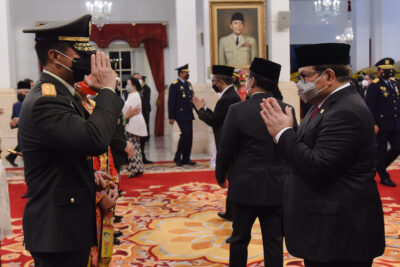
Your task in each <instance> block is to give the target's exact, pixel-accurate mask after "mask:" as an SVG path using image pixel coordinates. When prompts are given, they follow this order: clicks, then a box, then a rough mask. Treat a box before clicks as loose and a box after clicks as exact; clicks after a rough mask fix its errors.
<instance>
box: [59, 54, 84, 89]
mask: <svg viewBox="0 0 400 267" xmlns="http://www.w3.org/2000/svg"><path fill="white" fill-rule="evenodd" d="M56 51H57V52H58V53H59V54H60V55H62V56H63V57H65V58H68V59H69V60H71V61H72V66H71V68H68V67H67V66H65V65H63V64H61V63H58V64H60V65H61V66H63V67H64V68H66V69H68V70H69V71H70V72H72V74H73V75H74V82H80V81H83V79H84V77H85V75H89V74H90V72H91V63H90V55H82V56H81V57H80V58H74V59H72V58H70V57H69V56H67V55H65V54H63V53H61V52H60V51H58V50H56Z"/></svg>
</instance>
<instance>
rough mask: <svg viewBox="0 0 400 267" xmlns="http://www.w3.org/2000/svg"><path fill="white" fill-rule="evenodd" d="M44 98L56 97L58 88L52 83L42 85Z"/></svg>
mask: <svg viewBox="0 0 400 267" xmlns="http://www.w3.org/2000/svg"><path fill="white" fill-rule="evenodd" d="M42 96H47V97H56V96H57V91H56V87H55V86H54V84H51V83H44V84H42Z"/></svg>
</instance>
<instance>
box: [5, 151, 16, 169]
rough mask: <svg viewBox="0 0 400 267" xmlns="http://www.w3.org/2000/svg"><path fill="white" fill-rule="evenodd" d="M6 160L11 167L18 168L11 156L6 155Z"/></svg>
mask: <svg viewBox="0 0 400 267" xmlns="http://www.w3.org/2000/svg"><path fill="white" fill-rule="evenodd" d="M6 160H7V161H8V162H10V164H11V165H13V166H14V167H18V164H16V163H15V162H14V160H15V158H13V156H12V155H11V154H8V155H7V156H6Z"/></svg>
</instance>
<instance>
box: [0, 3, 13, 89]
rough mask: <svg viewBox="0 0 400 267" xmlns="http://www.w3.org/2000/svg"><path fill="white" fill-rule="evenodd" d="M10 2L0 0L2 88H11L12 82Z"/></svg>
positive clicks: (0, 67) (0, 75) (0, 78)
mask: <svg viewBox="0 0 400 267" xmlns="http://www.w3.org/2000/svg"><path fill="white" fill-rule="evenodd" d="M9 4H10V3H9V0H0V36H1V38H0V62H1V64H0V88H11V83H12V76H11V75H12V71H11V66H12V62H11V61H12V58H11V56H12V52H11V46H10V34H11V30H10V29H11V28H12V27H11V23H10V14H11V12H9Z"/></svg>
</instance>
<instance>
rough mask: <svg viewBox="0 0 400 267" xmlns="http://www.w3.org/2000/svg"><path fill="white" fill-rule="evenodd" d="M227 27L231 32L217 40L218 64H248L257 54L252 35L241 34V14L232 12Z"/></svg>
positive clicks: (242, 29)
mask: <svg viewBox="0 0 400 267" xmlns="http://www.w3.org/2000/svg"><path fill="white" fill-rule="evenodd" d="M229 27H230V28H231V30H232V33H231V34H229V35H227V36H223V37H222V38H221V39H220V40H219V53H218V54H219V57H218V60H219V61H218V64H220V65H230V66H234V65H250V63H251V61H252V60H253V58H255V57H257V56H258V49H257V41H256V39H255V38H254V37H251V36H246V35H244V34H243V31H244V16H243V14H242V13H240V12H237V13H234V14H233V15H232V20H231V24H230V25H229Z"/></svg>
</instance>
